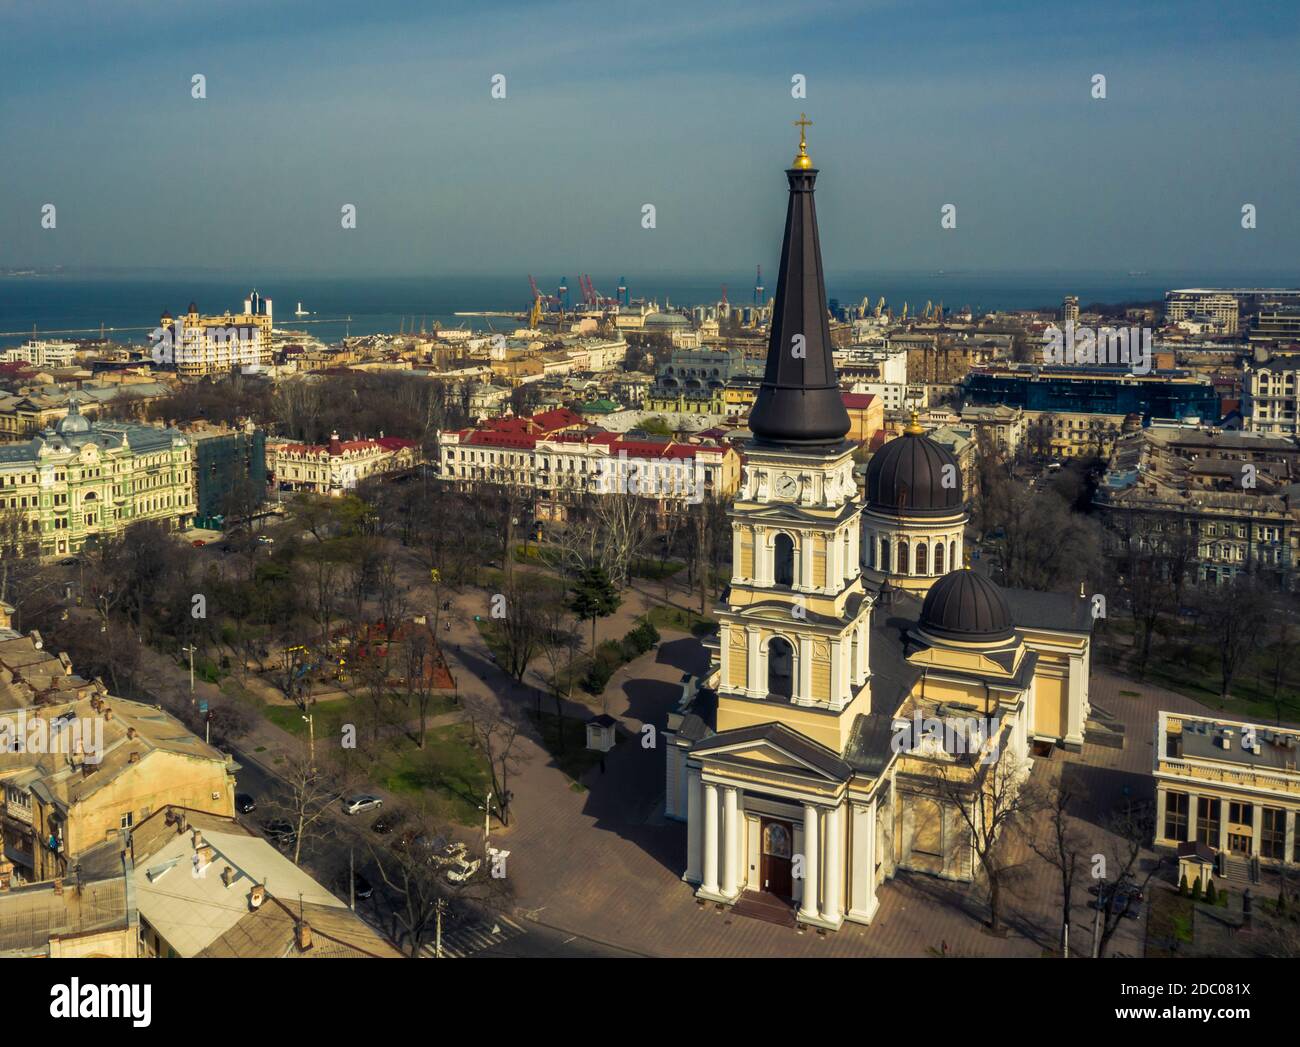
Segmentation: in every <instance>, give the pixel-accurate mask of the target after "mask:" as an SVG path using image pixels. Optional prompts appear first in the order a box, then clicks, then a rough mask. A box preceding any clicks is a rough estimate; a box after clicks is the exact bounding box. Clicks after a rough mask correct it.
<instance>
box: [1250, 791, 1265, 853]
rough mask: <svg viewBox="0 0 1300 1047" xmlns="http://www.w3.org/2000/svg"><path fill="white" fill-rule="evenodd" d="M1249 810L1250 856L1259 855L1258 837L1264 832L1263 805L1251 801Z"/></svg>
mask: <svg viewBox="0 0 1300 1047" xmlns="http://www.w3.org/2000/svg"><path fill="white" fill-rule="evenodd" d="M1250 812H1251V827H1250V828H1251V832H1250V856H1251V857H1252V858H1258V857H1259V844H1260V838H1261V837H1262V836H1263V833H1264V805H1263V804H1261V803H1252V804H1251V805H1250Z"/></svg>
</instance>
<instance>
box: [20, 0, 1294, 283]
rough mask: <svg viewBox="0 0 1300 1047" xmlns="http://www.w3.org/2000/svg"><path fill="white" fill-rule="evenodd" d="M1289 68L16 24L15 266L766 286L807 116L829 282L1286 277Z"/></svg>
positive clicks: (1241, 36) (618, 15)
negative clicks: (596, 277) (692, 280)
mask: <svg viewBox="0 0 1300 1047" xmlns="http://www.w3.org/2000/svg"><path fill="white" fill-rule="evenodd" d="M1298 43H1300V15H1297V8H1296V5H1295V3H1294V2H1292V0H1284V2H1279V3H1276V4H1263V3H1231V4H1229V3H1221V2H1214V3H1201V2H1182V0H1180V2H1169V3H1143V2H1140V0H1139V2H1132V0H1125V2H1117V3H1111V2H1100V3H1086V4H1081V3H1077V2H1070V3H1060V4H1056V3H1046V2H1032V0H1031V2H1026V3H997V2H979V3H960V4H959V3H937V2H934V3H926V2H917V0H902V2H898V3H864V2H857V3H836V2H819V0H806V2H805V0H800V2H791V0H781V2H776V3H769V2H766V0H746V2H743V3H740V2H737V3H718V4H712V3H699V2H694V3H677V2H675V0H662V2H656V3H651V4H646V5H638V6H636V7H629V6H627V5H624V4H621V3H618V2H617V0H603V2H599V3H596V2H591V3H586V2H562V3H554V4H544V3H535V2H529V3H519V4H516V3H503V2H500V0H496V2H492V3H474V4H466V3H460V2H456V3H440V2H436V0H435V2H429V0H424V2H388V3H385V2H382V0H375V2H370V3H358V2H356V0H347V2H342V0H258V2H256V3H254V2H251V0H204V2H201V3H200V2H196V0H99V2H96V0H41V2H35V0H22V2H8V0H0V78H2V83H3V86H2V87H0V265H20V264H34V265H53V264H56V263H63V264H65V265H69V266H78V265H87V266H92V265H93V266H130V267H135V266H185V267H196V266H211V267H218V268H231V269H235V270H238V269H239V268H240V267H242V266H244V265H247V266H249V267H256V268H259V269H263V270H264V269H266V268H268V267H283V268H285V269H289V270H312V271H324V272H331V273H339V274H353V273H367V272H374V273H379V272H402V273H422V272H428V273H442V272H455V271H462V272H510V271H515V270H520V269H524V270H531V271H534V272H538V273H539V274H541V273H551V274H554V273H557V272H565V273H576V272H579V271H598V270H603V271H635V272H648V271H655V270H690V271H694V272H701V271H710V270H719V271H724V270H731V271H737V270H740V271H744V270H746V269H748V268H750V267H752V265H753V264H755V263H758V262H761V263H763V264H764V265H765V267H767V266H772V267H775V262H776V256H777V254H778V253H779V248H780V232H781V222H782V219H783V216H784V207H785V178H784V176H783V174H782V171H783V169H784V168H785V167H786V166H788V164H789V162H790V159H791V157H792V155H793V153H794V149H795V145H796V144H797V140H798V139H797V131H796V130H795V129H794V128H793V127H792V126H791V121H792V120H794V119H796V118H797V117H798V116H799V113H800V111H801V110H806V111H807V112H808V114H809V116H810V118H811V119H812V120H813V121H814V122H815V126H813V127H812V128H811V129H810V130H809V146H810V151H811V153H812V156H813V159H814V161H815V163H816V165H817V166H818V167H819V168H820V169H821V171H822V174H821V177H820V180H819V183H818V196H817V201H818V208H819V214H820V220H821V231H822V246H823V251H824V254H825V257H826V263H827V266H828V267H829V268H831V269H836V270H862V269H894V268H897V269H927V268H947V269H967V270H969V269H991V270H996V269H1001V270H1019V269H1059V270H1077V269H1082V268H1089V269H1112V270H1119V271H1127V270H1130V269H1146V268H1151V269H1155V268H1178V269H1182V270H1191V269H1197V268H1203V269H1205V270H1206V271H1228V270H1243V269H1258V270H1273V271H1281V272H1286V273H1294V272H1297V270H1300V266H1298V265H1297V260H1298V258H1300V119H1298V116H1300V112H1298V111H1300V71H1298V70H1300V58H1298V57H1297V56H1298V55H1300V48H1298V47H1297V44H1298ZM196 73H197V74H202V75H204V76H205V77H206V78H207V98H206V99H204V100H195V99H193V98H192V97H191V77H192V76H193V75H194V74H196ZM498 73H499V74H502V75H504V76H505V77H506V92H507V97H506V98H505V99H504V100H493V99H492V98H491V97H490V89H491V78H492V77H493V75H494V74H498ZM1096 73H1101V74H1104V75H1105V76H1106V78H1107V83H1106V93H1107V97H1106V99H1105V100H1104V101H1098V100H1094V99H1093V98H1092V97H1091V94H1090V92H1091V86H1092V85H1091V78H1092V76H1093V75H1094V74H1096ZM795 74H802V75H804V76H805V77H806V78H807V98H806V99H803V100H797V99H794V98H792V97H791V77H792V76H793V75H795ZM46 203H53V204H55V205H56V207H57V228H56V229H55V230H53V231H50V230H43V229H42V228H41V226H40V221H41V207H42V205H43V204H46ZM645 203H651V204H653V205H654V206H655V208H656V210H657V215H656V217H657V228H655V229H653V230H646V229H643V228H642V227H641V208H642V205H643V204H645ZM946 203H952V204H955V205H956V207H957V228H956V229H955V230H942V229H941V228H940V221H939V219H940V208H941V207H942V206H943V205H944V204H946ZM1247 203H1250V204H1254V205H1255V206H1256V208H1257V228H1256V229H1254V230H1249V231H1248V230H1244V229H1242V227H1241V207H1242V205H1243V204H1247ZM344 204H354V205H355V206H356V208H357V228H356V229H355V230H344V229H342V228H341V226H340V208H341V207H342V205H344Z"/></svg>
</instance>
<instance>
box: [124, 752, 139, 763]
mask: <svg viewBox="0 0 1300 1047" xmlns="http://www.w3.org/2000/svg"><path fill="white" fill-rule="evenodd" d="M127 762H128V763H139V762H140V754H139V753H138V752H133V753H132V754H131V756H130V759H129V760H128V761H127Z"/></svg>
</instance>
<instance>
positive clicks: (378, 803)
mask: <svg viewBox="0 0 1300 1047" xmlns="http://www.w3.org/2000/svg"><path fill="white" fill-rule="evenodd" d="M382 806H384V801H383V800H381V799H380V798H379V797H378V796H369V795H362V796H353V797H351V798H350V799H347V800H344V801H343V813H344V814H360V813H361V812H362V811H374V810H378V809H379V808H380V807H382Z"/></svg>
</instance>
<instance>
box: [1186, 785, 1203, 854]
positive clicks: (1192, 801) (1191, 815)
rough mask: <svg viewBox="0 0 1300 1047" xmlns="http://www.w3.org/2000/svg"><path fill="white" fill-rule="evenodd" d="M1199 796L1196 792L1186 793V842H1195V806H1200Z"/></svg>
mask: <svg viewBox="0 0 1300 1047" xmlns="http://www.w3.org/2000/svg"><path fill="white" fill-rule="evenodd" d="M1200 799H1201V798H1200V797H1199V796H1197V795H1196V793H1188V794H1187V842H1188V843H1195V842H1196V808H1197V807H1199V806H1200Z"/></svg>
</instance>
